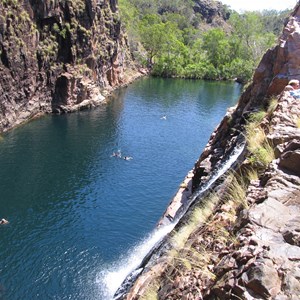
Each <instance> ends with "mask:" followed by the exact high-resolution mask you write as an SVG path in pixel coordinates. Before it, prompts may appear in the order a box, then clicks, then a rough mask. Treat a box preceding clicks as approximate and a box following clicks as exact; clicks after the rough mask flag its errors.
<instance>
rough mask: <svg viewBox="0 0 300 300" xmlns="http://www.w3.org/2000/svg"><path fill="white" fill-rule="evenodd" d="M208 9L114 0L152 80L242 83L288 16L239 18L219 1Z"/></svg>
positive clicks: (192, 4)
mask: <svg viewBox="0 0 300 300" xmlns="http://www.w3.org/2000/svg"><path fill="white" fill-rule="evenodd" d="M203 5H204V6H205V5H206V7H203ZM210 5H211V7H208V6H207V4H205V3H201V1H192V0H190V1H183V0H178V1H160V0H152V1H145V0H120V1H119V9H120V13H121V18H122V21H123V23H125V25H126V29H127V32H128V35H129V41H130V44H131V49H132V51H133V53H134V54H135V56H136V57H137V58H138V59H139V60H140V61H141V63H143V64H145V65H147V66H150V67H151V68H152V74H153V75H157V76H163V77H184V78H199V79H213V80H220V79H232V78H238V79H239V80H240V81H241V82H246V81H247V80H249V79H250V78H251V76H252V73H253V70H254V68H255V66H257V64H258V62H259V60H260V59H261V57H262V55H263V53H265V51H266V49H268V48H269V47H271V46H273V45H274V43H275V42H276V40H277V37H278V35H279V33H280V32H281V30H282V28H283V23H284V20H285V18H286V17H287V15H288V13H289V12H288V11H283V12H277V11H263V12H245V13H243V14H238V13H237V12H234V11H232V10H230V9H229V8H228V7H227V6H226V5H222V4H221V3H219V2H215V1H211V4H210Z"/></svg>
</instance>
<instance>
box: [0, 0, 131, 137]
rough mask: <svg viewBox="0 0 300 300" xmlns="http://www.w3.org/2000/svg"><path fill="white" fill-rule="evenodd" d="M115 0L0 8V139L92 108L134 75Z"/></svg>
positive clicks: (32, 2) (26, 2)
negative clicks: (49, 116)
mask: <svg viewBox="0 0 300 300" xmlns="http://www.w3.org/2000/svg"><path fill="white" fill-rule="evenodd" d="M126 43H127V41H126V38H125V36H124V35H123V32H122V30H121V24H120V20H119V15H118V11H117V2H116V0H101V1H96V0H86V1H84V0H74V1H69V0H42V1H40V0H23V1H17V0H5V1H1V3H0V132H1V131H6V130H8V129H10V128H12V127H13V126H16V125H18V124H20V123H22V122H24V121H26V120H28V119H30V118H32V117H34V116H36V115H39V114H41V113H49V112H64V111H72V110H76V109H80V108H82V107H86V106H91V105H97V104H98V103H99V102H101V101H102V100H103V91H104V90H109V89H111V88H114V87H116V86H119V85H121V84H124V83H126V82H127V81H128V77H127V75H126V71H128V70H129V69H131V68H132V69H133V70H135V67H134V66H131V65H132V64H133V62H132V59H131V56H130V54H129V52H128V50H127V49H128V47H127V44H126Z"/></svg>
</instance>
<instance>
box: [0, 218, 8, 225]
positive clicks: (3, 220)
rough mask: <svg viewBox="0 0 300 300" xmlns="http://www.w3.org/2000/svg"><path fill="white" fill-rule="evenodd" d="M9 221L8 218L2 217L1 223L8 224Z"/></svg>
mask: <svg viewBox="0 0 300 300" xmlns="http://www.w3.org/2000/svg"><path fill="white" fill-rule="evenodd" d="M8 223H9V222H8V221H7V220H6V219H1V220H0V225H2V224H8Z"/></svg>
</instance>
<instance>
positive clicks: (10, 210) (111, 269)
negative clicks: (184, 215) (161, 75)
mask: <svg viewBox="0 0 300 300" xmlns="http://www.w3.org/2000/svg"><path fill="white" fill-rule="evenodd" d="M240 93H241V86H240V85H238V84H235V83H225V82H203V81H192V80H191V81H189V80H186V81H185V80H172V79H169V80H164V79H155V78H143V79H140V80H138V81H136V82H135V83H133V84H132V85H130V86H129V87H128V88H125V89H122V90H120V91H119V92H118V93H117V94H115V95H114V99H111V101H109V102H108V103H107V104H105V105H102V106H100V107H98V108H96V109H92V110H87V111H82V112H78V113H74V114H70V115H61V116H55V115H52V116H46V117H43V118H40V119H38V120H34V121H33V122H30V123H28V124H26V125H24V126H22V127H19V128H16V129H14V130H12V131H9V132H7V133H5V134H4V137H3V139H2V140H1V141H0V163H1V166H2V168H1V170H0V176H1V182H0V189H1V196H0V201H1V204H2V205H1V207H2V211H1V214H2V217H5V218H6V219H8V220H9V222H10V223H9V224H8V225H7V226H3V227H2V228H1V243H0V259H1V261H2V263H3V267H2V269H1V280H0V284H1V289H0V294H1V297H3V298H4V299H5V298H6V299H12V300H13V299H20V298H22V299H37V298H40V299H47V298H51V299H80V300H81V299H82V300H83V299H84V300H87V299H91V300H94V299H103V300H108V299H110V298H111V297H112V296H113V293H114V292H115V291H116V290H117V288H118V287H119V285H120V284H121V283H122V281H123V280H124V278H125V277H126V275H127V274H128V272H130V271H131V270H130V268H131V269H134V267H135V266H134V265H130V263H131V262H128V260H127V258H128V253H137V252H138V253H141V254H142V256H141V257H138V258H137V257H136V256H131V258H133V259H132V261H134V263H136V262H137V261H140V260H142V259H143V255H144V254H145V253H147V251H149V250H150V249H149V248H147V247H149V244H147V243H146V244H147V246H146V249H142V250H137V252H135V250H133V249H135V248H138V247H140V246H139V245H141V244H143V243H142V242H141V241H143V240H145V239H147V237H149V238H150V239H152V242H153V241H154V244H155V241H156V240H157V237H154V238H152V235H151V232H153V230H154V228H155V226H156V224H157V222H158V220H159V218H160V217H161V216H162V214H163V211H164V210H165V209H166V207H167V206H168V203H169V201H170V199H171V198H172V196H173V195H174V194H175V192H176V190H177V188H178V186H179V185H180V182H181V181H182V179H183V178H184V176H185V175H186V174H187V172H188V171H189V170H190V169H191V168H192V167H193V165H194V163H195V161H196V159H197V158H198V155H199V153H201V151H202V149H203V147H204V146H205V144H206V143H207V140H208V138H209V135H210V133H211V132H212V131H213V130H214V129H215V127H216V126H217V124H218V123H219V122H220V120H221V119H222V117H223V116H224V114H225V113H226V110H227V108H228V107H230V106H233V105H235V104H236V101H237V99H238V98H239V95H240ZM119 150H120V152H121V156H122V159H120V158H117V157H113V156H112V154H113V152H117V151H119ZM124 156H131V157H132V158H133V159H131V160H124V159H123V157H124ZM164 230H166V231H168V228H167V227H165V228H164ZM165 234H166V232H163V233H162V235H161V236H163V235H165ZM150 245H151V244H150ZM141 247H144V246H141ZM151 247H152V246H151ZM151 247H150V248H151ZM134 255H135V254H134ZM124 266H126V268H125V269H126V270H125V269H124ZM128 268H129V269H128ZM118 270H120V272H118Z"/></svg>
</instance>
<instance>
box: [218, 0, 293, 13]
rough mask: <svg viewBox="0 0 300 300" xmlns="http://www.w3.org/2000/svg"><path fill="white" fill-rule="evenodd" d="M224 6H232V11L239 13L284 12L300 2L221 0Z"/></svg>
mask: <svg viewBox="0 0 300 300" xmlns="http://www.w3.org/2000/svg"><path fill="white" fill-rule="evenodd" d="M219 1H221V2H222V3H224V4H227V5H229V6H231V8H232V9H234V10H237V11H239V12H242V11H246V10H264V9H276V10H284V9H287V8H289V9H290V8H294V6H295V5H296V4H297V2H298V0H246V1H245V0H243V1H242V0H219Z"/></svg>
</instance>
